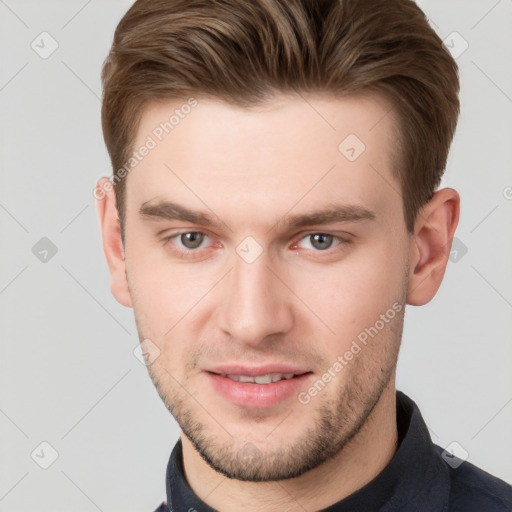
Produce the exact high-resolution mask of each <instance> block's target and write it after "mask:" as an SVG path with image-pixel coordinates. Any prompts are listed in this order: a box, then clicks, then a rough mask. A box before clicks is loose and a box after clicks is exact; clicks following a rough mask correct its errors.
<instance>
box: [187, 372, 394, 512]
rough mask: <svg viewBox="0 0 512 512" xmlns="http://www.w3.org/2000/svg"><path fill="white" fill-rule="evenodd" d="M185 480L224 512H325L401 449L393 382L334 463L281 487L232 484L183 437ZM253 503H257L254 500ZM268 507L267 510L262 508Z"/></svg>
mask: <svg viewBox="0 0 512 512" xmlns="http://www.w3.org/2000/svg"><path fill="white" fill-rule="evenodd" d="M181 439H182V444H183V466H184V470H185V478H186V480H187V482H188V484H189V485H190V487H191V489H192V490H193V491H194V493H195V494H196V495H197V496H198V497H199V498H201V499H202V500H203V501H204V502H205V503H207V504H208V505H209V506H210V507H212V508H214V509H216V510H222V512H235V511H236V512H238V511H239V510H241V509H243V510H244V511H245V512H253V511H254V512H256V511H258V512H261V511H262V510H265V512H274V511H276V512H277V511H278V510H279V511H281V510H283V507H286V510H288V511H294V512H295V511H297V512H303V511H304V510H321V509H324V508H327V507H328V506H330V505H332V504H334V503H337V502H338V501H340V500H342V499H343V498H345V497H347V496H349V495H350V494H352V493H354V492H355V491H357V490H358V489H360V488H361V487H363V486H364V485H366V484H367V483H368V482H370V481H371V480H373V479H374V478H375V477H376V476H377V475H378V474H379V473H380V472H381V471H382V470H383V469H384V468H385V467H386V465H387V464H388V463H389V461H390V460H391V459H392V457H393V455H394V454H395V452H396V449H397V441H398V433H397V426H396V395H395V386H394V379H391V380H390V383H389V384H388V387H387V388H386V389H385V390H384V392H383V393H382V395H381V397H380V400H379V402H378V403H377V405H376V406H375V408H374V410H373V411H372V413H371V414H370V416H369V417H368V420H367V422H366V423H365V425H364V426H363V427H362V428H361V430H360V431H359V432H358V433H357V434H356V436H354V438H353V439H352V440H351V441H350V442H349V443H348V444H347V445H346V446H345V447H344V448H343V450H341V451H340V452H339V453H338V454H336V455H335V456H334V457H332V458H331V459H329V460H328V461H326V462H324V463H323V464H321V465H320V466H318V467H316V468H314V469H312V470H310V471H308V472H307V473H305V474H303V475H301V476H299V477H296V478H291V479H287V480H281V481H279V482H242V481H239V480H231V479H228V478H226V477H225V476H224V475H221V474H219V473H217V472H216V471H215V470H213V469H212V468H211V467H210V466H209V465H208V464H207V463H206V462H205V461H204V460H203V459H202V458H201V457H200V455H199V454H198V453H197V451H196V450H195V448H194V446H193V445H192V444H191V443H190V441H189V440H188V439H187V437H186V436H184V435H182V436H181ZM251 498H254V499H251ZM262 504H264V507H265V508H262Z"/></svg>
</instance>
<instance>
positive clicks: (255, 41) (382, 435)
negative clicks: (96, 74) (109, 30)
mask: <svg viewBox="0 0 512 512" xmlns="http://www.w3.org/2000/svg"><path fill="white" fill-rule="evenodd" d="M102 78H103V83H104V97H103V110H102V122H103V131H104V136H105V141H106V145H107V148H108V151H109V153H110V156H111V160H112V165H113V169H114V174H113V177H112V178H111V179H110V180H109V179H107V178H102V179H101V180H99V182H98V184H97V189H96V196H97V197H98V212H99V217H100V222H101V228H102V234H103V244H104V250H105V254H106V257H107V261H108V265H109V268H110V272H111V289H112V293H113V294H114V296H115V298H116V299H117V300H118V301H119V302H120V303H121V304H123V305H125V306H127V307H133V308H134V312H135V319H136V323H137V329H138V333H139V337H140V340H141V344H142V350H143V351H144V353H145V357H146V362H147V366H148V370H149V374H150V376H151V378H152V380H153V382H154V384H155V386H156V388H157V391H158V393H159V395H160V396H161V398H162V400H163V401H164V403H165V405H166V407H167V408H168V409H169V411H170V412H171V413H172V414H173V416H174V418H175V419H176V421H177V422H178V424H179V426H180V427H181V430H182V436H181V439H180V440H179V441H178V443H177V444H176V446H175V448H174V450H173V452H172V454H171V457H170V460H169V464H168V468H167V477H166V485H167V503H163V504H162V505H161V507H160V508H159V510H162V511H163V510H171V511H175V512H179V511H191V510H196V511H211V510H220V511H222V512H232V511H235V510H239V509H240V507H241V506H243V507H244V509H245V510H247V511H253V510H254V511H256V510H258V511H261V510H263V511H269V512H270V511H278V510H279V511H282V510H287V511H303V510H310V511H313V510H329V511H331V510H332V511H356V510H357V511H370V510H371V511H374V510H382V511H384V510H386V511H395V510H412V511H434V510H439V511H441V510H443V511H448V510H449V511H452V512H453V511H473V510H475V511H476V510H479V511H483V510H485V511H505V510H510V509H511V507H512V488H511V487H510V486H509V485H508V484H506V483H505V482H503V481H501V480H499V479H497V478H495V477H493V476H491V475H489V474H487V473H485V472H484V471H482V470H480V469H478V468H476V467H475V466H473V465H471V464H469V463H467V462H466V463H464V464H462V465H461V466H459V467H458V468H457V469H455V466H456V465H455V464H448V463H447V462H446V459H447V457H446V456H442V453H441V452H442V450H441V449H440V448H439V447H437V446H435V445H433V444H432V441H431V439H430V437H429V434H428V430H427V428H426V426H425V424H424V422H423V419H422V417H421V414H420V412H419V410H418V408H417V406H416V404H415V403H414V402H413V401H412V400H411V399H410V398H408V397H407V396H406V395H405V394H403V393H400V392H399V391H396V389H395V372H396V363H397V358H398V352H399V347H400V342H401V336H402V327H403V319H404V312H405V305H406V304H411V305H417V306H419V305H423V304H426V303H428V302H429V301H430V300H431V299H432V298H433V297H434V296H435V294H436V292H437V290H438V289H439V286H440V284H441V281H442V279H443V275H444V272H445V269H446V264H447V255H448V254H449V251H450V247H451V243H452V239H453V236H454V232H455V229H456V227H457V223H458V219H459V203H460V199H459V195H458V193H457V192H456V191H455V190H453V189H449V188H445V189H438V186H439V183H440V179H441V176H442V174H443V172H444V168H445V165H446V159H447V155H448V150H449V147H450V144H451V140H452V138H453V134H454V131H455V127H456V123H457V118H458V113H459V101H458V91H459V81H458V75H457V66H456V64H455V62H454V61H453V59H452V58H451V56H450V55H449V53H448V52H447V51H446V50H445V49H444V47H443V45H442V42H441V41H440V39H439V37H438V36H437V35H436V34H435V32H434V31H433V30H432V29H431V28H430V26H429V25H428V22H427V20H426V18H425V16H424V15H423V13H422V12H421V10H420V9H419V8H418V7H417V6H416V5H415V4H414V3H413V2H412V1H409V0H386V1H375V0H373V1H364V0H337V1H334V0H333V1H319V0H251V1H250V2H240V1H239V0H216V1H211V2H204V1H202V0H139V1H137V2H135V4H134V5H133V6H132V7H131V9H130V10H129V11H128V12H127V14H126V15H125V16H124V18H123V19H122V20H121V22H120V23H119V25H118V27H117V30H116V33H115V36H114V42H113V45H112V49H111V52H110V54H109V57H108V58H107V60H106V62H105V65H104V69H103V75H102Z"/></svg>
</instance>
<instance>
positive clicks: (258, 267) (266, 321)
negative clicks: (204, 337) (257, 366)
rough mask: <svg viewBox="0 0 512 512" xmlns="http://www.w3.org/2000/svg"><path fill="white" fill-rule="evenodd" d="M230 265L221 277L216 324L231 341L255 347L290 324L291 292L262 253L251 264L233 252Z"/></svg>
mask: <svg viewBox="0 0 512 512" xmlns="http://www.w3.org/2000/svg"><path fill="white" fill-rule="evenodd" d="M235 256H236V258H235V261H234V267H233V269H232V270H231V272H229V274H228V275H227V276H226V279H225V280H223V281H224V282H223V289H222V292H221V293H222V299H221V301H220V305H219V307H218V308H217V315H218V316H217V319H218V322H219V327H220V328H221V329H222V330H223V331H224V332H225V333H227V334H229V335H230V336H231V337H232V338H233V339H234V340H236V341H237V342H239V343H243V344H246V345H252V346H257V345H259V344H262V343H264V342H265V340H268V338H269V337H270V336H273V335H278V334H284V333H286V332H288V331H289V330H290V329H291V328H292V325H293V309H292V306H293V303H292V293H291V292H290V290H289V289H288V288H287V287H286V286H285V285H284V284H283V282H282V281H281V280H280V279H278V278H277V277H276V276H277V275H279V271H278V269H275V268H272V267H270V265H269V263H270V261H269V259H268V258H267V257H266V255H265V252H264V253H263V254H262V255H261V256H260V257H259V258H258V259H257V260H256V261H253V262H252V263H247V262H246V261H244V260H243V259H242V258H240V257H238V256H237V255H235Z"/></svg>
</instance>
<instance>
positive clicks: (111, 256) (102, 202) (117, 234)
mask: <svg viewBox="0 0 512 512" xmlns="http://www.w3.org/2000/svg"><path fill="white" fill-rule="evenodd" d="M94 196H95V197H96V209H97V212H98V218H99V221H100V228H101V236H102V239H103V250H104V252H105V256H106V258H107V264H108V268H109V269H110V290H111V292H112V295H113V296H114V297H115V299H116V300H117V301H118V302H119V303H120V304H122V305H123V306H126V307H128V308H131V307H132V297H131V294H130V288H129V287H128V279H127V277H126V264H125V255H124V247H123V241H122V238H121V225H120V223H119V216H118V211H117V206H116V196H115V191H114V186H113V184H112V181H111V180H109V179H108V178H100V179H99V180H98V183H97V184H96V191H95V193H94Z"/></svg>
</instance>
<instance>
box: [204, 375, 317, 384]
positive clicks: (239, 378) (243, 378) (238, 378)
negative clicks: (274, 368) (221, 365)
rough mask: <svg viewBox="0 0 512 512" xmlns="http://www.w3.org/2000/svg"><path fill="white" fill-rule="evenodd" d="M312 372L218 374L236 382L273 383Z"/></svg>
mask: <svg viewBox="0 0 512 512" xmlns="http://www.w3.org/2000/svg"><path fill="white" fill-rule="evenodd" d="M212 373H214V372H212ZM306 373H310V372H304V373H299V374H295V373H267V374H264V375H255V376H252V375H236V374H226V373H218V374H216V375H220V376H221V377H226V378H228V379H231V380H234V381H235V382H250V383H253V384H272V383H274V382H279V381H281V380H290V379H293V378H294V377H300V376H301V375H304V374H306Z"/></svg>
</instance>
